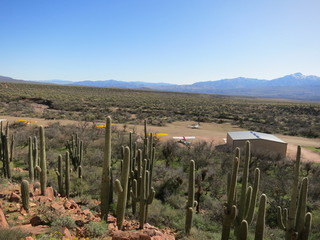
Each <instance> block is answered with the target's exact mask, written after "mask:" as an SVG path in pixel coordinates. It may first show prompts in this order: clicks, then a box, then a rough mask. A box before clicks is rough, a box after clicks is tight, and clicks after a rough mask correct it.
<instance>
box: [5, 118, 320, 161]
mask: <svg viewBox="0 0 320 240" xmlns="http://www.w3.org/2000/svg"><path fill="white" fill-rule="evenodd" d="M0 119H7V120H8V121H9V122H10V123H12V122H14V121H18V120H28V121H37V122H36V123H30V124H38V125H43V126H48V125H49V124H52V123H56V122H59V123H60V124H61V125H68V124H76V125H79V124H81V122H79V121H74V120H45V119H43V118H20V117H11V116H1V115H0ZM91 124H92V123H91ZM191 124H194V122H174V123H170V124H167V125H166V126H164V127H157V126H148V131H149V132H153V133H166V134H168V135H167V136H163V137H161V138H162V139H164V140H165V139H171V138H172V137H175V136H180V137H182V136H185V137H186V136H194V137H196V139H198V140H206V141H213V143H214V144H215V145H220V144H224V139H225V138H226V137H227V132H232V131H245V130H246V129H242V128H239V127H236V126H234V125H231V124H229V123H224V124H217V123H201V128H199V129H192V128H190V127H189V126H190V125H191ZM123 125H124V124H115V126H116V127H117V128H118V129H123ZM126 126H127V130H128V131H135V132H136V133H138V134H143V126H142V125H131V124H127V125H126ZM276 136H277V137H279V138H280V139H282V140H283V141H285V142H287V143H288V148H287V156H288V157H290V158H292V159H294V158H295V155H296V151H297V146H298V145H301V146H302V161H311V162H320V154H319V153H316V152H314V151H312V150H309V149H306V148H304V147H320V139H319V138H316V139H310V138H303V137H293V136H286V135H281V134H276ZM193 141H196V140H193Z"/></svg>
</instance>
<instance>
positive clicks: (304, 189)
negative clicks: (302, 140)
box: [278, 146, 312, 240]
mask: <svg viewBox="0 0 320 240" xmlns="http://www.w3.org/2000/svg"><path fill="white" fill-rule="evenodd" d="M300 161H301V146H298V149H297V156H296V162H295V167H294V180H293V186H292V193H291V199H290V205H289V210H286V209H285V210H284V211H282V209H281V207H280V206H278V226H279V227H280V228H281V229H282V230H284V231H285V232H286V235H285V239H286V240H292V239H299V240H308V239H309V234H310V231H311V222H312V215H311V213H310V212H307V213H306V204H307V195H308V178H306V177H305V178H303V180H302V182H301V184H299V173H300ZM299 185H300V189H299Z"/></svg>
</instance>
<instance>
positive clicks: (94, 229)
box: [85, 222, 108, 238]
mask: <svg viewBox="0 0 320 240" xmlns="http://www.w3.org/2000/svg"><path fill="white" fill-rule="evenodd" d="M85 231H86V236H87V237H92V238H96V237H102V236H105V235H107V234H108V226H107V224H106V223H105V222H89V223H88V224H87V225H85Z"/></svg>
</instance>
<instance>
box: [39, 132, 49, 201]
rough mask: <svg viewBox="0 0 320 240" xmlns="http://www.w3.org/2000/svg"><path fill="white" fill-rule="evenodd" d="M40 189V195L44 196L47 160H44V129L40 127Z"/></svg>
mask: <svg viewBox="0 0 320 240" xmlns="http://www.w3.org/2000/svg"><path fill="white" fill-rule="evenodd" d="M39 131H40V168H41V172H40V188H41V195H46V187H47V158H46V140H45V134H44V127H43V126H40V128H39Z"/></svg>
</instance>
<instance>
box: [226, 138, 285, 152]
mask: <svg viewBox="0 0 320 240" xmlns="http://www.w3.org/2000/svg"><path fill="white" fill-rule="evenodd" d="M229 138H230V139H231V137H230V136H229V135H228V144H229ZM246 141H247V140H233V139H232V140H230V144H229V145H231V146H232V148H233V149H235V148H236V147H239V148H241V149H244V147H245V143H246ZM249 141H250V143H251V152H263V153H270V152H271V153H276V154H279V155H280V157H281V158H284V157H286V154H287V143H280V142H273V141H268V140H263V139H252V140H249Z"/></svg>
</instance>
